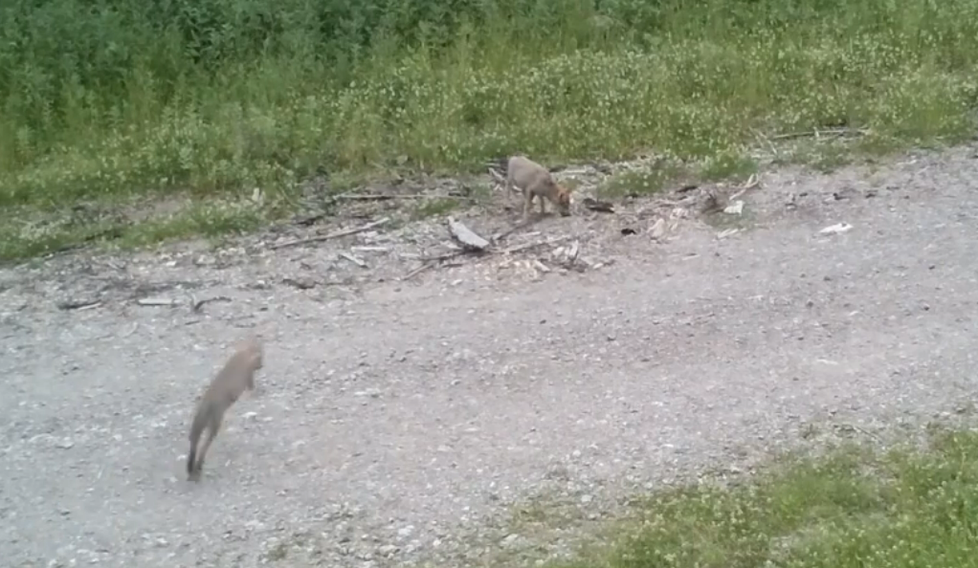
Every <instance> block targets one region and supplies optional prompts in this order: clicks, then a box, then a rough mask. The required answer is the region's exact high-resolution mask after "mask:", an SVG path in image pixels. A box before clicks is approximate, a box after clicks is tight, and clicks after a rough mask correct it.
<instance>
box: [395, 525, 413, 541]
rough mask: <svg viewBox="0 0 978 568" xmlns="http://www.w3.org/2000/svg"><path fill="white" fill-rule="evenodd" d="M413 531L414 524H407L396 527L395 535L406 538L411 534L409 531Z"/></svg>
mask: <svg viewBox="0 0 978 568" xmlns="http://www.w3.org/2000/svg"><path fill="white" fill-rule="evenodd" d="M413 532H414V525H408V526H406V527H401V528H399V529H397V536H398V537H400V538H407V537H409V536H411V533H413Z"/></svg>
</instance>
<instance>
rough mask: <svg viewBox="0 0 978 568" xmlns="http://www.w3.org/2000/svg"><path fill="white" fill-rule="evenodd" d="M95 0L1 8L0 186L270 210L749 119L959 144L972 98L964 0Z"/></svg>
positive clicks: (977, 88) (976, 55)
mask: <svg viewBox="0 0 978 568" xmlns="http://www.w3.org/2000/svg"><path fill="white" fill-rule="evenodd" d="M103 4H104V5H101V4H100V7H99V9H97V10H93V9H90V8H89V7H87V4H85V3H79V2H75V1H73V0H54V1H51V2H41V3H38V2H26V1H22V0H12V1H10V2H6V3H4V4H3V7H2V8H0V22H4V23H5V24H6V25H0V109H2V112H0V207H3V208H10V207H14V206H25V207H32V208H40V209H45V208H47V209H51V208H56V207H64V206H65V205H66V204H73V203H75V202H79V201H100V200H106V199H108V200H114V199H124V198H129V197H132V196H141V197H150V198H152V197H167V196H170V195H172V194H173V193H175V192H176V193H184V192H188V194H189V195H191V196H192V197H193V198H194V199H202V200H211V199H218V200H222V199H230V200H234V199H235V198H236V196H238V195H248V194H250V193H251V192H252V191H253V189H254V188H256V187H257V188H261V189H262V190H264V192H265V194H266V195H267V197H268V199H267V201H266V204H265V205H263V206H262V212H260V213H256V214H254V215H252V214H246V213H242V212H237V213H235V214H234V215H233V217H235V218H241V219H245V220H247V219H256V218H259V217H264V218H267V217H270V216H275V215H278V214H280V213H282V209H284V208H287V206H286V205H283V204H287V203H294V202H295V201H296V198H297V196H298V194H299V193H300V192H301V189H300V188H301V187H302V182H303V181H304V180H306V179H307V178H309V177H310V176H313V175H320V174H321V173H322V172H328V173H329V178H330V180H337V182H339V180H347V181H346V182H345V183H347V184H348V185H352V184H355V183H356V180H358V179H363V178H364V177H369V176H372V175H375V174H376V173H377V172H385V171H390V170H391V169H398V170H399V171H400V170H405V171H407V170H413V171H417V172H426V173H432V172H453V171H465V170H470V169H472V168H474V167H475V166H476V165H477V164H481V163H482V162H483V161H484V160H486V159H488V158H492V157H496V156H499V155H504V154H507V153H512V152H525V153H527V154H530V155H533V156H539V157H540V159H541V160H544V161H548V160H558V159H559V160H561V161H564V162H568V161H575V160H588V159H593V158H596V157H604V158H608V159H616V158H621V157H627V156H629V155H630V154H631V153H632V152H634V151H636V150H637V149H639V148H650V147H651V148H655V149H656V151H663V152H668V153H669V154H670V155H674V156H676V157H678V158H680V159H682V160H689V159H697V160H698V159H706V161H707V163H708V167H707V169H706V170H705V171H704V172H703V173H704V175H707V176H710V177H714V176H731V175H734V176H740V175H743V174H744V173H746V172H748V171H750V170H751V167H752V166H751V164H750V161H749V160H746V159H744V158H742V157H740V156H741V152H742V148H744V147H745V145H746V144H748V143H750V142H751V140H753V138H754V135H753V133H754V132H757V131H761V132H765V133H774V132H783V131H808V130H813V129H816V128H824V127H831V126H840V125H845V126H849V127H853V128H869V129H870V130H871V131H872V132H874V133H875V135H876V136H878V138H877V140H878V141H882V140H893V141H899V142H900V143H903V144H934V143H953V142H955V141H959V140H961V139H963V138H964V137H966V136H968V135H969V133H971V132H973V129H974V126H975V120H974V118H975V117H974V112H973V111H974V108H975V107H976V106H978V80H976V79H978V75H976V73H975V69H976V68H978V3H975V2H973V0H947V1H944V2H937V3H935V2H933V1H931V0H906V1H904V2H899V3H893V2H892V1H890V0H853V1H848V2H841V1H840V0H827V1H825V2H817V3H803V2H794V1H790V2H774V1H772V0H761V1H758V2H741V1H738V0H705V1H703V2H696V3H689V2H685V1H683V0H661V1H658V2H652V3H649V2H644V1H638V0H622V1H616V2H603V3H599V4H600V6H599V7H596V4H595V3H594V2H592V1H590V0H561V1H560V2H557V3H540V2H537V1H535V0H513V1H507V2H502V1H495V0H489V1H486V2H461V3H460V4H459V6H457V7H456V8H453V9H452V10H445V9H444V7H443V6H442V5H441V4H439V3H437V2H433V1H431V0H364V1H363V2H352V1H349V0H336V1H331V2H327V3H322V2H308V1H307V0H276V1H275V2H274V3H273V2H272V0H247V1H246V0H194V1H192V2H191V1H190V0H173V1H172V2H165V3H162V4H161V3H158V2H157V3H153V2H149V3H147V2H139V1H137V0H117V1H115V2H110V3H103ZM106 46H109V47H106ZM856 148H857V149H858V146H856ZM881 148H882V146H879V147H877V148H876V149H877V150H879V149H881ZM816 162H817V163H818V164H822V165H825V166H832V165H833V164H837V163H839V162H841V159H839V157H838V156H836V157H831V156H828V157H826V159H824V160H816ZM656 175H657V174H651V173H650V174H648V176H649V177H648V178H647V179H644V180H643V179H635V180H633V182H634V183H631V182H630V183H624V184H623V185H630V186H632V189H631V190H628V191H636V189H635V188H638V189H637V191H639V192H640V193H647V192H648V191H654V189H652V188H655V187H656V184H657V183H659V180H657V179H656ZM626 181H627V180H626ZM269 211H272V212H271V213H270V212H269ZM250 225H251V221H247V222H245V223H243V224H242V223H239V222H238V221H233V222H231V221H212V220H206V219H202V220H201V219H199V220H198V221H197V222H193V223H189V224H187V225H186V227H187V228H188V230H190V228H191V227H193V228H194V229H193V230H197V229H200V230H203V231H205V232H212V233H213V232H214V231H219V230H232V231H236V230H240V229H241V228H242V227H244V226H250ZM5 231H7V232H10V230H9V229H5Z"/></svg>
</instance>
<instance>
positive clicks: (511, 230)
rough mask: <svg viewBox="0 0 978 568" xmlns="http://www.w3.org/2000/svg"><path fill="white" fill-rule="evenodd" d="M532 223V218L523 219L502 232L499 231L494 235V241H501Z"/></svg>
mask: <svg viewBox="0 0 978 568" xmlns="http://www.w3.org/2000/svg"><path fill="white" fill-rule="evenodd" d="M532 224H533V221H532V220H527V221H521V222H519V223H516V224H515V225H513V226H512V227H510V228H508V229H506V230H505V231H503V232H502V233H499V234H497V235H495V236H493V237H492V240H493V242H499V241H501V240H503V239H505V238H506V237H508V236H509V235H511V234H513V233H515V232H516V231H518V230H520V229H523V228H526V227H529V226H530V225H532Z"/></svg>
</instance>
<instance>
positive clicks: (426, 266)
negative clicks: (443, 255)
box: [401, 260, 437, 281]
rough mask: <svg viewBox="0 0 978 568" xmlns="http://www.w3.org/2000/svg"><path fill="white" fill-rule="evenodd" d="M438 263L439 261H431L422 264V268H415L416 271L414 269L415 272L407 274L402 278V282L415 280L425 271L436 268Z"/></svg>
mask: <svg viewBox="0 0 978 568" xmlns="http://www.w3.org/2000/svg"><path fill="white" fill-rule="evenodd" d="M436 262H437V261H434V260H431V261H428V262H426V263H424V264H422V265H421V266H419V267H417V268H415V269H414V270H412V271H411V272H408V273H407V274H405V275H404V276H401V280H402V281H403V280H410V279H411V278H414V277H415V276H417V275H418V274H421V273H422V272H424V271H425V270H428V269H429V268H431V267H432V266H434V265H435V263H436Z"/></svg>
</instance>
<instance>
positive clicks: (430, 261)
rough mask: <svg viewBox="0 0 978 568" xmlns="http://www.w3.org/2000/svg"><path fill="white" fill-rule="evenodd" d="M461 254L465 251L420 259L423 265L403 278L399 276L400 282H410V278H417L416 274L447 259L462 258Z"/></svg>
mask: <svg viewBox="0 0 978 568" xmlns="http://www.w3.org/2000/svg"><path fill="white" fill-rule="evenodd" d="M463 254H465V251H463V250H457V251H452V252H446V253H445V254H439V255H438V256H429V257H427V258H422V259H421V261H422V262H423V264H422V265H421V266H419V267H417V268H415V269H414V270H412V271H411V272H408V273H407V274H405V275H404V276H401V280H410V279H411V278H413V277H415V276H417V275H418V274H420V273H422V272H424V271H425V270H428V269H429V268H431V267H433V266H434V265H436V264H438V263H439V262H443V261H446V260H448V259H451V258H455V257H456V256H462V255H463Z"/></svg>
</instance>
